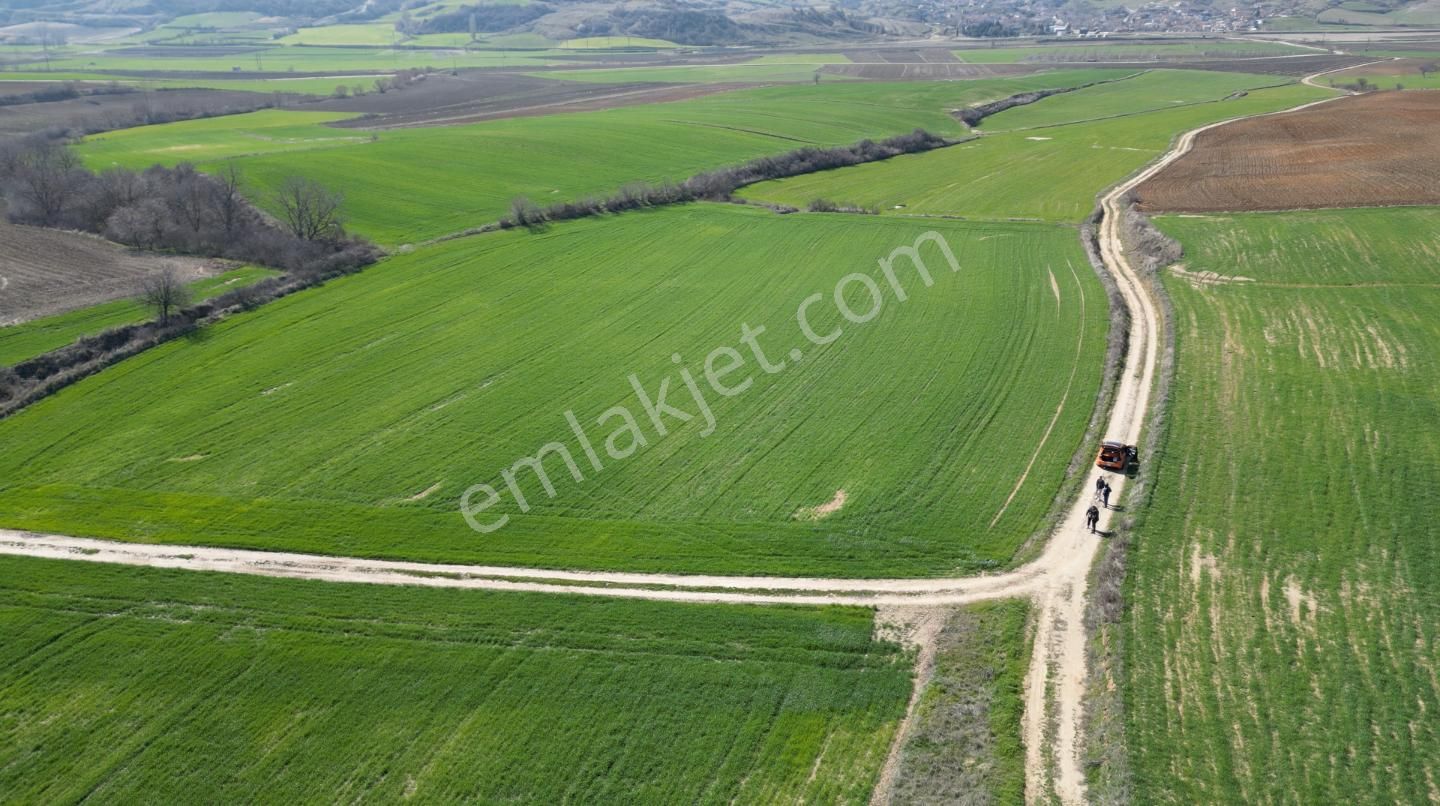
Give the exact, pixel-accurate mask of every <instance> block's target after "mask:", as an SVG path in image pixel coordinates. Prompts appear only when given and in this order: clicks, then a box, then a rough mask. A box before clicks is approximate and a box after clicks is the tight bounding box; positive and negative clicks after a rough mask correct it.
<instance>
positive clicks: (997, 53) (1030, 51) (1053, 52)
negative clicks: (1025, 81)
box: [953, 41, 1305, 64]
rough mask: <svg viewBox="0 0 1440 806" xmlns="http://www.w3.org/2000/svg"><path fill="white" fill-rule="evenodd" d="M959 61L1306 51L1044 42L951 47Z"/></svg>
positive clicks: (1258, 45) (1239, 45)
mask: <svg viewBox="0 0 1440 806" xmlns="http://www.w3.org/2000/svg"><path fill="white" fill-rule="evenodd" d="M953 52H954V54H955V57H956V58H957V59H959V60H960V61H962V62H969V63H972V64H1004V63H1015V62H1042V63H1045V62H1120V61H1165V60H1167V59H1194V58H1197V57H1201V58H1214V59H1235V58H1244V57H1250V56H1294V55H1296V54H1298V53H1304V52H1305V51H1304V50H1302V49H1300V48H1296V47H1294V46H1291V45H1285V44H1282V43H1279V42H1234V41H1223V42H1175V43H1170V44H1103V45H1100V44H1096V45H1047V46H1044V47H1029V48H966V49H962V50H956V51H953Z"/></svg>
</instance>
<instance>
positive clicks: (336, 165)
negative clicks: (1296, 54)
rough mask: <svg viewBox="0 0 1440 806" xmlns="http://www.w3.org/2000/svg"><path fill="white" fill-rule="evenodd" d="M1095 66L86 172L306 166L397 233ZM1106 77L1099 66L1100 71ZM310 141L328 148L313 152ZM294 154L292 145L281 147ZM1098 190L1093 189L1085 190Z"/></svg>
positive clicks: (207, 124) (295, 116) (202, 126)
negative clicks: (228, 162) (235, 162)
mask: <svg viewBox="0 0 1440 806" xmlns="http://www.w3.org/2000/svg"><path fill="white" fill-rule="evenodd" d="M1093 75H1094V73H1093V72H1092V71H1077V72H1075V73H1056V74H1054V75H1052V76H1048V77H1044V78H1043V79H1041V78H1039V77H1037V78H1032V79H1025V80H1018V81H1009V80H1006V81H996V82H989V81H987V82H975V83H973V84H938V85H913V84H866V85H855V86H839V85H822V86H820V87H772V88H764V89H756V90H748V91H744V92H734V93H725V94H722V95H714V96H708V97H705V98H699V99H695V100H691V101H683V102H676V103H670V104H653V105H647V106H636V107H628V108H625V109H614V110H606V111H599V112H586V113H577V114H573V115H552V116H546V117H535V118H519V119H513V120H496V121H487V122H485V123H480V124H474V125H467V126H455V127H439V128H422V129H407V130H400V131H382V132H378V133H374V134H373V135H372V133H369V132H364V133H362V132H356V131H351V130H345V129H336V128H333V127H328V126H322V125H318V124H319V123H320V122H322V121H325V120H333V119H334V117H329V118H327V117H325V115H332V116H335V117H338V116H339V114H340V113H300V112H285V111H267V112H261V113H256V114H252V115H245V116H237V117H232V118H225V119H223V120H210V121H194V122H188V121H187V122H185V123H177V124H165V125H162V126H148V127H144V128H138V129H129V130H125V131H122V132H114V133H111V134H108V135H102V136H98V137H93V138H89V139H87V140H86V141H85V142H84V143H83V144H82V145H81V146H80V147H79V148H80V154H81V155H82V156H83V157H84V159H85V161H86V162H87V163H88V164H89V165H90V166H91V167H93V168H97V169H98V168H104V167H108V166H110V165H125V166H129V167H133V168H142V167H145V166H148V165H150V164H152V163H154V162H157V161H159V162H161V163H165V164H173V163H176V162H181V161H189V162H195V163H197V164H198V165H200V166H201V167H202V168H203V167H206V166H207V165H214V163H213V161H214V160H219V159H224V158H229V157H239V156H245V155H248V154H254V155H259V156H257V157H256V158H251V159H244V160H241V161H240V167H241V168H242V170H243V171H244V172H245V174H246V178H247V181H248V182H249V183H250V184H249V187H250V188H251V190H252V193H253V194H254V196H255V197H256V198H257V199H258V200H260V201H261V202H262V203H263V201H264V196H265V189H266V188H269V187H274V186H276V185H277V184H278V183H279V182H280V181H282V180H283V179H284V178H285V177H287V176H290V175H293V174H301V175H304V176H309V177H312V178H314V179H316V180H318V181H320V182H322V183H324V184H326V185H328V186H330V187H334V188H336V189H338V190H340V191H342V192H344V193H345V199H346V208H345V211H346V213H347V214H348V216H349V219H350V224H351V226H352V227H353V228H354V229H355V230H357V231H358V232H360V233H362V234H364V235H367V236H369V237H371V238H374V239H376V240H378V241H380V242H383V243H391V244H394V243H405V242H411V241H417V240H422V239H425V238H430V237H434V236H439V235H444V234H448V233H453V232H457V231H460V230H464V229H467V228H470V227H476V226H479V225H481V224H484V223H487V222H490V221H493V220H495V219H497V218H499V217H501V216H502V215H504V214H506V213H507V212H508V210H509V206H510V202H511V200H512V199H514V198H515V197H517V196H528V197H529V198H531V199H533V200H535V201H537V202H539V203H542V204H543V203H549V202H553V201H560V200H563V199H574V198H579V197H582V196H584V195H586V194H609V193H611V192H613V191H614V190H615V189H616V188H618V187H620V186H621V185H623V184H625V183H627V182H632V181H639V180H646V181H661V180H680V179H684V178H685V177H688V176H690V175H692V174H695V173H698V172H700V171H702V170H706V169H710V168H716V167H720V166H723V165H729V164H733V163H736V162H741V161H744V160H747V159H752V158H755V157H760V156H766V155H770V154H777V153H782V152H785V151H790V150H793V149H796V148H799V147H802V146H806V145H821V146H828V145H841V144H849V143H853V142H855V141H857V140H859V139H861V138H864V137H884V136H889V135H893V134H900V133H903V132H908V131H910V130H912V129H914V128H916V127H923V128H926V129H929V130H930V131H933V132H936V133H939V134H948V135H950V136H958V135H960V134H962V133H963V131H964V127H963V126H962V125H961V124H960V123H958V122H956V121H955V120H954V119H952V118H951V117H950V115H949V114H948V110H949V109H953V108H955V107H958V106H963V105H966V104H968V103H973V102H975V101H980V100H989V99H994V98H999V97H1005V96H1006V95H1009V94H1011V93H1013V92H1016V91H1021V90H1018V89H1017V87H1031V88H1033V87H1037V86H1038V87H1048V86H1071V85H1073V84H1067V83H1066V82H1074V83H1084V82H1085V81H1088V80H1092V77H1093ZM1101 75H1106V73H1101ZM315 149H324V159H317V158H316V156H317V154H316V153H314V150H315ZM278 152H294V153H278ZM1090 192H1092V193H1093V188H1092V189H1091V191H1090Z"/></svg>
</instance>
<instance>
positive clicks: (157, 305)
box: [140, 267, 190, 325]
mask: <svg viewBox="0 0 1440 806" xmlns="http://www.w3.org/2000/svg"><path fill="white" fill-rule="evenodd" d="M140 302H141V303H142V304H143V305H145V307H147V308H149V309H150V310H152V311H154V312H155V318H156V319H158V320H160V324H162V325H167V324H169V323H170V317H171V315H173V314H174V313H175V312H176V311H178V310H180V309H181V308H184V307H185V306H186V305H189V304H190V288H189V286H187V285H185V283H184V281H182V280H181V279H180V275H178V274H176V273H175V270H174V269H173V268H169V267H167V268H166V269H164V270H163V271H158V272H155V273H154V274H150V275H146V276H145V277H144V278H143V279H142V280H141V281H140Z"/></svg>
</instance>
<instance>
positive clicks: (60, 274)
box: [0, 221, 224, 326]
mask: <svg viewBox="0 0 1440 806" xmlns="http://www.w3.org/2000/svg"><path fill="white" fill-rule="evenodd" d="M223 265H224V264H223V263H216V262H212V261H207V260H202V259H199V258H184V257H162V256H159V255H153V254H146V253H142V252H136V251H132V250H129V249H126V248H125V247H123V246H120V245H119V244H115V243H111V242H110V241H107V240H104V239H103V238H98V237H95V236H92V235H83V234H80V233H75V232H62V231H58V230H52V229H43V228H40V227H26V226H21V225H19V224H11V223H9V222H7V221H0V326H3V325H11V324H14V323H16V322H23V321H27V320H30V319H35V318H37V317H41V316H49V315H51V314H56V313H60V312H61V311H69V310H73V309H75V308H82V307H85V306H86V305H93V304H95V303H97V302H103V301H105V300H111V299H115V298H117V297H123V296H126V295H127V294H131V293H133V292H134V290H135V284H136V282H137V281H139V279H140V278H141V277H143V276H145V275H147V274H150V273H152V272H156V271H160V270H162V269H164V268H167V267H169V268H174V269H175V270H176V271H177V272H179V273H180V275H181V276H182V277H188V278H196V279H198V278H200V277H204V276H206V275H210V274H216V273H218V272H219V271H221V270H222V268H221V267H222V266H223Z"/></svg>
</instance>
